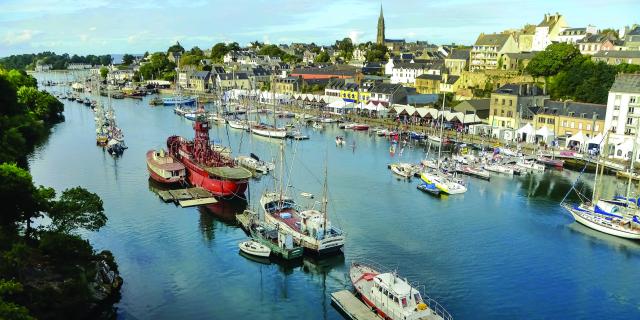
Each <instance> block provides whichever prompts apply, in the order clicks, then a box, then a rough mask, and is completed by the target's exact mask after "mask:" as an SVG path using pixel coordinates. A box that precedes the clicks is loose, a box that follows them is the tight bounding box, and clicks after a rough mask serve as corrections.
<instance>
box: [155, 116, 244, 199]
mask: <svg viewBox="0 0 640 320" xmlns="http://www.w3.org/2000/svg"><path fill="white" fill-rule="evenodd" d="M200 108H201V109H202V110H204V108H202V107H200ZM193 128H194V131H195V138H194V139H193V140H192V141H189V140H187V139H185V138H183V137H180V136H171V137H169V138H168V139H167V148H168V150H169V154H170V155H172V156H173V157H174V158H175V159H176V160H178V161H179V162H181V163H182V164H183V165H184V166H185V167H186V169H187V180H188V181H189V183H190V184H191V185H193V186H198V187H202V188H204V189H206V190H208V191H209V192H211V193H212V194H213V195H215V196H218V197H236V196H241V195H243V194H244V191H245V190H246V189H247V183H248V179H249V178H251V176H252V174H251V172H250V171H249V170H247V169H244V168H242V167H239V166H237V165H236V164H235V162H234V160H233V159H231V158H230V157H229V156H227V155H224V154H223V153H222V152H221V151H219V150H216V149H214V148H213V147H212V146H211V144H210V139H209V129H210V127H209V121H208V120H207V118H206V117H205V116H199V117H197V118H196V120H195V122H194V123H193Z"/></svg>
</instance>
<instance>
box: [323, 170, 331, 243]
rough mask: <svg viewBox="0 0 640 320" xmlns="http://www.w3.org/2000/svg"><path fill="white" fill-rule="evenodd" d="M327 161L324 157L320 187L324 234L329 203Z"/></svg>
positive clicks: (325, 233) (325, 232)
mask: <svg viewBox="0 0 640 320" xmlns="http://www.w3.org/2000/svg"><path fill="white" fill-rule="evenodd" d="M327 171H328V170H327V162H326V159H325V163H324V185H323V187H322V216H323V218H324V222H323V224H322V226H323V230H324V235H327V208H328V203H329V199H328V196H329V195H328V193H329V185H328V181H327V180H328V179H329V177H328V176H329V175H328V172H327Z"/></svg>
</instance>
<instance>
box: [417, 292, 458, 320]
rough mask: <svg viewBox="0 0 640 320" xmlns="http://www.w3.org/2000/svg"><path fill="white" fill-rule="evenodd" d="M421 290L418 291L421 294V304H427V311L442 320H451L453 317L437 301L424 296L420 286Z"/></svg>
mask: <svg viewBox="0 0 640 320" xmlns="http://www.w3.org/2000/svg"><path fill="white" fill-rule="evenodd" d="M420 287H421V288H422V290H420V289H419V290H418V291H420V292H421V293H422V302H424V303H425V304H427V306H428V307H429V309H430V310H431V311H433V313H435V314H436V315H438V316H440V317H441V318H442V319H443V320H453V317H452V316H451V314H449V312H448V311H447V310H446V309H445V308H444V307H443V306H442V305H441V304H440V303H438V301H436V300H434V299H431V297H429V296H428V295H426V294H425V290H424V286H420Z"/></svg>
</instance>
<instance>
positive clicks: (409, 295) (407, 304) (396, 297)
mask: <svg viewBox="0 0 640 320" xmlns="http://www.w3.org/2000/svg"><path fill="white" fill-rule="evenodd" d="M371 297H372V298H373V299H374V303H375V304H376V306H378V307H379V308H380V309H381V310H382V311H383V312H385V313H386V314H387V315H388V316H391V317H393V318H396V319H410V318H413V316H415V315H418V314H420V313H419V312H420V311H426V310H427V308H428V307H427V305H426V304H425V303H424V302H423V300H422V296H421V295H420V292H418V290H416V289H414V288H413V287H411V285H409V283H407V281H406V280H403V279H401V278H398V277H397V276H396V275H395V274H393V273H382V274H379V275H376V276H375V277H373V286H372V287H371ZM416 312H418V313H416Z"/></svg>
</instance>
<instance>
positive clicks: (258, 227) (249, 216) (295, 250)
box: [236, 210, 304, 260]
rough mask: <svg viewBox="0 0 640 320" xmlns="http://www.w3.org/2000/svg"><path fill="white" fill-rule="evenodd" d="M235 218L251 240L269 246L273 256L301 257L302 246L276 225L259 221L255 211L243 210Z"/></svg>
mask: <svg viewBox="0 0 640 320" xmlns="http://www.w3.org/2000/svg"><path fill="white" fill-rule="evenodd" d="M236 220H237V221H238V222H239V223H240V225H241V226H242V228H243V229H245V230H246V231H247V232H248V233H249V235H250V236H251V238H252V240H253V241H256V242H259V243H260V244H262V245H263V246H266V247H267V248H269V249H270V250H271V253H273V254H274V255H275V256H278V257H280V258H282V259H285V260H294V259H299V258H301V257H302V254H303V253H304V248H303V247H301V246H299V245H296V244H295V243H294V242H293V236H292V235H291V234H289V233H286V232H284V231H283V230H282V229H280V228H278V227H277V226H273V225H269V224H267V223H264V222H263V221H260V220H259V217H258V214H257V213H255V212H253V211H250V210H244V211H243V212H242V213H239V214H237V215H236Z"/></svg>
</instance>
